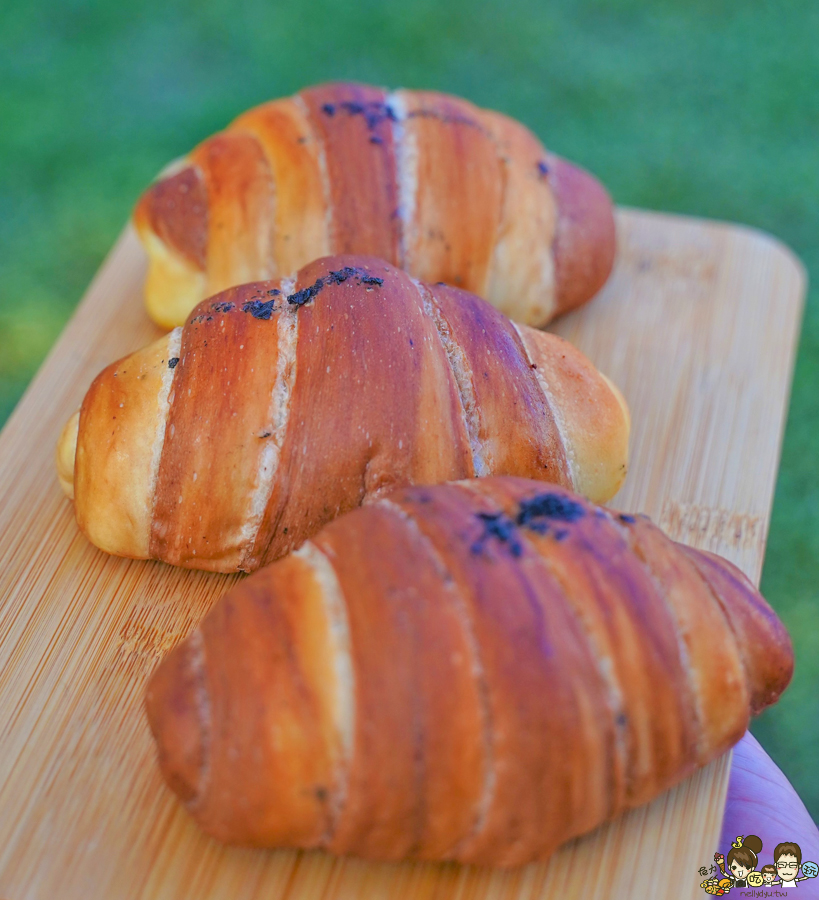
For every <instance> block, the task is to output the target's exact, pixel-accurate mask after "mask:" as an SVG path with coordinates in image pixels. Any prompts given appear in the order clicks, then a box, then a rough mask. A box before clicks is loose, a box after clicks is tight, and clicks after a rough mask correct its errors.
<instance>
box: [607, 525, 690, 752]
mask: <svg viewBox="0 0 819 900" xmlns="http://www.w3.org/2000/svg"><path fill="white" fill-rule="evenodd" d="M604 512H605V513H606V518H607V519H608V521H609V522H611V524H612V525H613V526H614V527H615V528H616V529H617V531H618V532H619V533H620V534H621V535H622V537H623V538H624V539H625V542H626V545H627V546H628V547H629V548H630V549H631V551H632V552H633V553H634V557H635V559H637V561H638V562H639V563H640V565H641V566H642V567H643V571H645V572H646V574H647V575H648V577H649V578H650V579H651V582H652V583H653V585H654V587H655V588H656V589H657V593H658V594H659V595H660V597H661V598H662V602H663V605H664V606H665V608H666V609H667V610H668V613H669V615H670V617H671V621H672V622H673V625H674V639H675V641H676V644H677V648H678V650H679V653H680V667H681V668H682V670H683V672H685V681H686V684H687V685H688V694H689V697H690V698H691V701H692V709H693V712H694V717H695V719H696V725H695V728H694V733H695V747H694V753H695V757H696V759H697V760H703V759H705V758H706V757H705V756H704V754H703V742H704V739H705V730H704V729H705V724H704V718H705V717H704V715H703V710H702V701H701V699H700V691H699V687H698V685H697V681H696V673H695V672H694V669H693V667H692V665H691V657H690V656H689V653H688V647H687V646H686V643H685V637H684V635H683V631H682V626H681V624H680V621H679V617H678V615H677V610H676V607H675V606H674V604H673V603H672V602H671V600H670V599H669V597H668V591H667V590H666V588H665V585H664V584H663V582H662V581H661V579H660V578H659V576H658V575H657V573H656V572H655V571H654V568H653V566H652V565H651V560H650V559H648V558H647V557H646V554H645V553H644V552H643V548H642V547H641V546H640V544H639V542H638V541H635V540H633V536H632V534H631V532H630V531H629V529H628V528H626V527H624V526H623V525H621V524H620V523H619V522H618V521H617V520H616V519H615V517H614V516H613V515H611V513H610V512H608V510H604Z"/></svg>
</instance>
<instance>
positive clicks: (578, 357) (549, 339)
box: [517, 326, 631, 503]
mask: <svg viewBox="0 0 819 900" xmlns="http://www.w3.org/2000/svg"><path fill="white" fill-rule="evenodd" d="M517 328H518V333H519V334H520V337H521V340H522V341H523V345H524V347H525V348H526V353H527V355H528V358H529V362H530V363H531V365H532V366H533V370H534V372H535V374H536V375H537V377H538V380H539V381H540V383H541V384H542V386H543V389H544V391H545V392H546V394H547V396H548V397H550V398H553V401H552V404H553V405H552V413H553V415H554V416H555V418H556V419H557V421H558V425H559V430H560V433H561V435H562V436H563V442H564V450H565V453H566V456H567V459H568V464H569V470H570V472H571V478H572V485H573V487H574V490H575V491H577V493H579V494H582V495H583V496H584V497H588V498H589V499H590V500H592V501H594V502H595V503H604V502H606V501H607V500H609V499H610V498H611V497H613V496H614V495H615V494H616V493H617V491H618V490H620V487H621V486H622V484H623V482H624V481H625V479H626V474H627V471H628V440H629V431H630V425H631V422H630V417H629V411H628V406H627V405H626V402H625V400H624V399H623V396H622V394H621V393H620V391H619V390H618V389H617V387H616V386H615V385H613V384H612V383H611V382H610V381H609V380H608V379H607V378H606V377H605V376H603V377H602V378H601V377H600V375H601V373H600V372H598V371H597V369H595V367H594V366H593V365H592V364H591V362H590V361H589V360H588V359H587V358H586V357H585V356H584V355H583V354H582V353H581V352H580V351H579V350H578V349H577V348H576V347H573V346H572V345H571V344H570V343H569V342H568V341H566V340H564V339H563V338H561V337H558V336H557V335H555V334H550V333H548V332H543V331H535V330H534V329H532V328H527V327H526V326H517Z"/></svg>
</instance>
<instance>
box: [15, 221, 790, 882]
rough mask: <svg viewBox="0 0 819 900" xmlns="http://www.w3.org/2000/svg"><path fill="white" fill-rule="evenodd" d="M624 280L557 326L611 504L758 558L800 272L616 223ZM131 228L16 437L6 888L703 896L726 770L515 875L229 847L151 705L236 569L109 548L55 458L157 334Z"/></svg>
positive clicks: (763, 251) (686, 224) (769, 252)
mask: <svg viewBox="0 0 819 900" xmlns="http://www.w3.org/2000/svg"><path fill="white" fill-rule="evenodd" d="M618 232H619V246H620V251H619V256H618V262H617V267H616V270H615V274H614V276H613V277H612V279H611V280H610V282H609V284H608V285H607V287H606V288H605V289H604V291H603V292H602V293H601V294H600V296H599V297H598V298H597V299H596V300H595V301H593V302H592V303H591V304H589V305H588V306H586V307H585V308H584V309H582V310H580V311H578V312H576V313H573V314H571V315H569V316H567V317H565V318H563V319H562V320H560V321H559V322H558V323H557V324H556V326H555V330H556V331H558V332H559V333H561V334H563V335H564V336H566V337H568V338H569V339H570V340H571V341H573V342H574V343H575V344H577V345H578V346H579V347H580V348H581V349H582V350H583V351H584V352H585V353H587V354H588V355H589V356H590V357H591V359H592V360H593V361H594V362H595V363H596V364H597V365H598V367H600V368H601V369H602V371H604V372H605V373H606V374H608V375H610V376H611V377H612V378H613V379H614V380H615V381H616V382H617V383H618V384H619V385H620V387H621V388H622V389H623V392H624V394H625V396H626V398H627V399H628V401H629V404H630V406H631V410H632V416H633V438H632V464H631V472H630V474H629V478H628V480H627V482H626V486H625V488H624V489H623V490H622V491H621V493H620V494H619V495H618V497H617V498H616V502H615V504H614V505H616V506H618V507H620V508H623V509H629V510H634V511H644V512H647V513H648V514H649V515H651V516H652V517H653V518H654V519H655V521H657V522H659V524H660V525H662V526H663V527H664V528H665V529H666V530H667V531H668V532H669V533H670V534H671V535H672V536H673V537H675V538H677V539H679V540H683V541H686V542H688V543H690V544H692V545H694V546H697V547H704V548H707V549H710V550H714V551H716V552H718V553H722V554H724V555H725V556H727V557H729V558H730V559H732V560H734V561H735V562H736V563H738V564H739V565H740V566H741V567H742V568H743V569H744V570H745V571H746V572H747V573H748V574H749V575H750V576H751V577H752V578H753V579H754V580H758V578H759V573H760V569H761V566H762V559H763V552H764V547H765V539H766V533H767V527H768V519H769V513H770V507H771V500H772V496H773V488H774V482H775V477H776V469H777V462H778V454H779V446H780V438H781V434H782V428H783V424H784V416H785V411H786V408H787V398H788V389H789V384H790V376H791V370H792V365H793V358H794V350H795V342H796V337H797V334H798V327H799V319H800V313H801V306H802V299H803V293H804V287H805V280H804V274H803V270H802V267H801V266H800V264H799V263H798V261H796V260H795V258H794V257H793V256H792V254H791V253H790V252H789V251H787V250H786V249H785V248H783V247H782V246H781V245H780V244H778V243H777V242H776V241H774V240H773V239H771V238H770V237H768V236H766V235H764V234H760V233H758V232H754V231H750V230H748V229H745V228H740V227H736V226H729V225H723V224H718V223H713V222H705V221H700V220H695V219H684V218H680V217H674V216H667V215H658V214H653V213H644V212H637V211H629V210H622V211H620V212H619V213H618ZM144 271H145V261H144V258H143V255H142V251H141V249H140V247H139V245H138V243H137V241H136V239H135V238H134V236H133V234H132V232H130V231H126V232H125V234H124V235H123V237H122V238H121V239H120V241H119V242H118V243H117V245H116V247H115V248H114V250H113V251H112V253H111V255H110V256H109V258H108V259H107V261H106V262H105V264H104V266H103V267H102V269H101V270H100V272H99V274H98V276H97V278H96V279H95V280H94V282H93V284H92V285H91V287H90V289H89V291H88V294H87V296H86V297H85V299H84V300H83V302H82V304H81V305H80V307H79V308H78V310H77V312H76V314H75V316H74V318H73V319H72V320H71V322H70V323H69V325H68V326H67V328H66V330H65V332H64V334H63V336H62V337H61V339H60V340H59V342H58V343H57V345H56V346H55V347H54V349H53V351H52V352H51V355H50V356H49V357H48V360H47V361H46V363H45V364H44V365H43V367H42V369H41V370H40V372H39V374H38V375H37V377H36V378H35V380H34V382H33V383H32V384H31V386H30V388H29V389H28V391H27V393H26V395H25V396H24V398H23V400H22V401H21V403H20V405H19V406H18V407H17V409H16V411H15V412H14V414H13V415H12V417H11V419H10V420H9V422H8V424H7V426H6V428H5V430H4V431H3V433H2V435H0V897H1V898H3V900H35V898H37V900H41V898H42V900H46V898H48V900H52V898H57V897H59V898H60V900H75V898H76V900H95V898H104V900H120V898H157V900H165V898H168V900H170V898H196V900H200V898H202V900H204V898H224V900H228V898H229V900H251V898H267V900H270V898H290V900H319V898H324V900H331V898H332V900H341V898H345V900H346V898H350V900H351V898H363V897H366V898H381V897H385V898H386V897H389V898H396V900H433V898H436V900H437V898H441V900H443V898H459V900H484V898H485V900H512V898H516V900H517V898H521V900H522V898H526V900H530V898H531V900H534V898H546V897H555V898H558V897H559V898H573V897H584V898H602V897H638V896H653V895H657V886H658V885H662V886H663V888H662V890H661V891H660V893H661V894H662V896H668V897H670V896H675V897H676V896H679V897H694V896H697V895H701V894H702V892H701V889H700V888H699V882H700V880H701V879H700V877H699V876H698V875H697V869H698V868H699V866H701V865H704V864H708V862H709V860H710V858H711V856H712V854H713V852H714V849H715V846H716V841H717V837H718V833H719V828H720V823H721V818H722V810H723V807H724V800H725V792H726V787H727V777H728V770H729V765H730V759H729V756H730V755H728V756H726V757H723V758H722V759H720V760H718V761H717V762H716V763H714V764H712V765H711V766H709V767H707V768H706V769H703V770H702V771H700V772H698V773H697V774H696V775H694V776H693V777H692V778H690V779H689V780H688V781H686V782H685V783H683V784H681V785H680V786H679V787H677V788H676V789H675V790H672V791H670V792H669V793H667V794H665V795H663V796H662V797H660V798H659V799H658V800H656V801H655V802H654V803H652V804H651V805H649V806H647V807H644V808H642V809H639V810H635V811H633V812H631V813H630V814H628V815H627V816H625V817H622V818H620V819H619V820H617V821H615V822H613V823H611V824H609V825H608V826H606V827H605V828H602V829H600V830H598V831H597V832H595V833H594V834H592V835H589V836H587V837H586V838H583V839H581V840H578V841H575V842H573V843H572V844H570V845H568V846H566V847H565V848H564V849H563V850H562V851H561V852H560V853H558V854H557V855H556V856H555V857H554V858H553V859H552V860H551V861H550V862H548V863H545V864H538V865H532V866H527V867H525V868H521V869H517V870H511V871H493V870H489V869H474V868H463V867H459V866H457V865H454V864H452V865H449V864H448V865H436V864H423V865H422V864H402V865H386V864H384V865H375V864H371V863H364V862H361V861H358V860H351V859H334V858H332V857H329V856H327V855H325V854H322V853H295V852H289V851H288V852H268V851H260V850H248V849H241V848H228V847H222V846H219V845H218V844H216V843H215V842H213V841H212V840H210V839H209V838H207V837H205V836H203V835H202V834H201V833H199V831H198V830H197V828H196V826H195V825H194V824H193V822H192V821H191V820H190V819H189V818H188V816H187V814H186V813H185V812H184V810H183V809H182V808H180V807H179V805H178V804H177V802H176V800H175V798H174V796H173V795H172V794H171V792H170V791H169V790H167V789H166V788H165V786H164V784H163V783H162V781H161V778H160V775H159V771H158V768H157V766H156V765H155V760H154V751H153V746H152V743H151V740H150V735H149V732H148V727H147V724H146V721H145V716H144V713H143V710H142V692H143V687H144V683H145V680H146V677H147V675H148V674H149V672H150V671H151V670H152V669H153V668H154V666H155V665H156V662H157V661H158V660H159V658H160V657H161V656H162V654H164V653H165V651H166V650H168V648H169V647H171V646H172V645H173V644H174V643H176V642H177V641H178V640H179V639H180V638H181V637H183V636H184V635H185V634H187V633H188V631H189V630H190V629H191V627H192V626H193V625H194V623H195V622H197V621H198V620H199V619H200V618H201V617H202V615H203V614H204V613H205V612H206V611H207V610H208V609H209V607H210V606H211V604H212V603H213V602H214V601H215V600H216V599H218V597H219V596H220V595H221V594H222V593H223V592H224V591H225V589H226V588H227V587H228V586H229V585H230V584H232V583H233V581H234V580H235V576H219V575H212V574H207V573H196V572H189V571H182V570H174V569H172V568H170V567H168V566H165V565H162V564H160V563H146V562H134V561H128V560H123V559H116V558H113V557H108V556H106V555H105V554H103V553H102V552H100V551H98V550H96V549H95V548H94V547H92V546H91V545H90V544H88V542H87V541H86V540H85V539H84V538H83V536H82V535H81V534H80V533H79V531H78V530H77V527H76V525H75V522H74V517H73V514H72V509H71V505H70V503H69V502H68V501H67V500H65V498H64V497H63V496H62V493H61V491H60V489H59V487H58V484H57V479H56V476H55V472H54V465H53V453H54V444H55V441H56V439H57V436H58V433H59V430H60V427H61V426H62V423H63V421H64V420H65V419H66V418H67V417H68V416H69V415H70V414H71V413H72V412H73V411H74V409H75V408H76V407H77V406H78V404H79V403H80V400H81V398H82V396H83V394H84V392H85V390H86V388H87V387H88V384H89V383H90V381H91V379H92V377H93V376H94V375H95V374H96V373H97V372H98V371H99V369H101V368H102V367H103V366H105V365H106V364H108V363H109V362H111V361H112V360H114V359H115V358H117V357H119V356H122V355H124V354H125V353H128V352H130V351H132V350H134V349H136V348H137V347H139V346H140V345H142V344H144V343H146V342H147V341H148V340H150V339H152V338H153V337H155V336H156V335H157V333H158V332H157V331H156V329H155V328H154V326H152V325H151V324H150V322H149V320H148V318H147V316H146V315H145V313H144V312H143V308H142V303H141V284H142V279H143V277H144Z"/></svg>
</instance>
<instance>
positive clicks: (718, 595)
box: [682, 544, 753, 703]
mask: <svg viewBox="0 0 819 900" xmlns="http://www.w3.org/2000/svg"><path fill="white" fill-rule="evenodd" d="M682 547H683V550H684V552H686V556H687V557H688V559H689V561H690V562H691V564H692V565H693V567H694V568H695V569H696V571H697V575H699V577H700V578H701V579H702V582H703V584H704V585H705V586H706V588H707V589H708V592H709V594H711V596H712V597H713V598H714V600H715V601H716V603H717V605H718V606H719V609H720V612H721V613H722V618H723V619H724V620H725V621H726V622H727V623H728V628H729V630H730V632H731V635H732V636H733V638H734V643H735V644H736V647H737V652H738V653H739V661H740V663H741V664H742V671H743V673H744V674H745V682H746V684H747V685H749V686H750V684H751V682H752V679H753V672H752V670H751V668H750V664H749V661H748V658H747V653H746V650H745V644H744V643H743V641H742V639H741V636H740V635H739V634H737V630H736V627H735V626H734V622H733V619H732V617H731V615H730V614H729V612H728V608H727V606H726V604H725V600H724V598H723V596H722V592H721V591H720V590H718V589H717V588H716V587H715V586H714V585H713V584H712V583H711V581H710V580H709V578H708V576H707V575H706V574H705V572H703V570H702V569H701V568H700V566H699V564H698V562H697V558H696V557H695V556H693V555H691V554H692V553H696V552H697V551H696V549H695V548H694V547H688V546H686V545H684V544H683V545H682ZM748 693H749V703H750V702H751V701H752V700H753V698H752V697H750V693H751V691H750V687H749V690H748Z"/></svg>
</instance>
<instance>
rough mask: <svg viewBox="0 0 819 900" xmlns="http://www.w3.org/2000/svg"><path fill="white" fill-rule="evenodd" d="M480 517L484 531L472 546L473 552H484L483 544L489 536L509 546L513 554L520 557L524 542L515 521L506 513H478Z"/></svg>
mask: <svg viewBox="0 0 819 900" xmlns="http://www.w3.org/2000/svg"><path fill="white" fill-rule="evenodd" d="M477 517H478V519H479V520H480V522H481V523H482V525H483V533H482V534H481V536H480V537H479V538H478V539H477V540H476V541H475V542H474V543H473V544H472V547H471V548H470V549H471V550H472V552H473V553H482V552H483V546H484V544H485V543H486V541H488V540H489V538H495V539H496V540H498V541H500V542H501V543H502V544H505V545H506V546H507V547H508V548H509V552H510V553H511V554H512V556H515V557H518V556H520V555H521V554H522V553H523V544H521V542H520V538H519V537H518V535H517V529H516V528H515V523H514V522H513V521H512V520H511V519H510V518H509V516H507V515H506V514H505V513H502V512H499V513H478V514H477Z"/></svg>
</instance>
